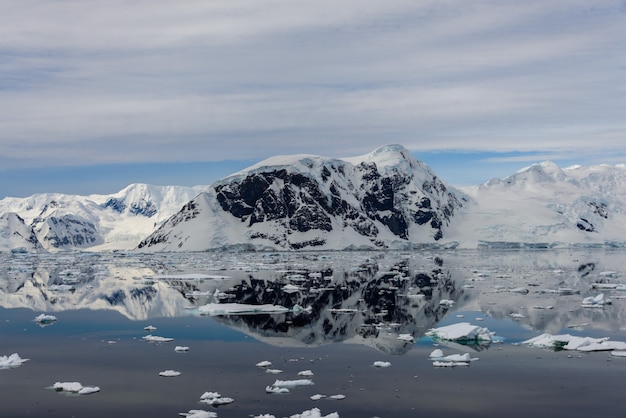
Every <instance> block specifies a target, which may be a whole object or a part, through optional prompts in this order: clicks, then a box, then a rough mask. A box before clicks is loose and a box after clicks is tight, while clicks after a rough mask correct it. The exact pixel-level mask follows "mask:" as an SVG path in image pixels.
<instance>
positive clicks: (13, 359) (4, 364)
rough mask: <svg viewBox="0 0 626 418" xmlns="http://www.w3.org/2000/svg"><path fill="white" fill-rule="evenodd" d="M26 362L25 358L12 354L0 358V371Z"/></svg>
mask: <svg viewBox="0 0 626 418" xmlns="http://www.w3.org/2000/svg"><path fill="white" fill-rule="evenodd" d="M27 361H28V359H27V358H21V357H20V356H19V354H17V353H13V354H11V355H10V356H0V370H2V369H10V368H13V367H19V366H21V365H22V363H24V362H27Z"/></svg>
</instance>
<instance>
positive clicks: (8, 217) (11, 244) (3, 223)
mask: <svg viewBox="0 0 626 418" xmlns="http://www.w3.org/2000/svg"><path fill="white" fill-rule="evenodd" d="M0 251H27V252H30V251H43V247H42V246H41V244H40V243H39V240H38V239H37V236H36V235H35V231H33V228H32V227H30V226H28V225H26V224H25V223H24V219H22V218H21V217H20V216H19V215H18V214H16V213H14V212H7V213H4V214H1V215H0Z"/></svg>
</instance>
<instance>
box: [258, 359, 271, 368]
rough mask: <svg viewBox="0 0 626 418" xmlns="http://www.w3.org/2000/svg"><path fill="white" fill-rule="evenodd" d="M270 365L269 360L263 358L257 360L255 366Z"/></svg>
mask: <svg viewBox="0 0 626 418" xmlns="http://www.w3.org/2000/svg"><path fill="white" fill-rule="evenodd" d="M271 365H272V362H271V361H269V360H263V361H259V362H258V363H257V364H256V366H257V367H270V366H271Z"/></svg>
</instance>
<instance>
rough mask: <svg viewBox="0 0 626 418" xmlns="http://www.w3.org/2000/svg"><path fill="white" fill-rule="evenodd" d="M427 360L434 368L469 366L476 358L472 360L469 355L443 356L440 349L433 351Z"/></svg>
mask: <svg viewBox="0 0 626 418" xmlns="http://www.w3.org/2000/svg"><path fill="white" fill-rule="evenodd" d="M429 358H430V360H432V362H433V366H435V367H457V366H469V365H470V363H471V362H473V361H476V360H478V359H477V358H472V357H471V356H470V354H469V353H464V354H451V355H448V356H444V355H443V351H442V350H440V349H436V350H433V352H432V353H430V356H429Z"/></svg>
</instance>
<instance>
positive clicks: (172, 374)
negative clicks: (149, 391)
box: [159, 370, 181, 377]
mask: <svg viewBox="0 0 626 418" xmlns="http://www.w3.org/2000/svg"><path fill="white" fill-rule="evenodd" d="M180 375H181V372H179V371H176V370H164V371H162V372H159V376H163V377H176V376H180Z"/></svg>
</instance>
